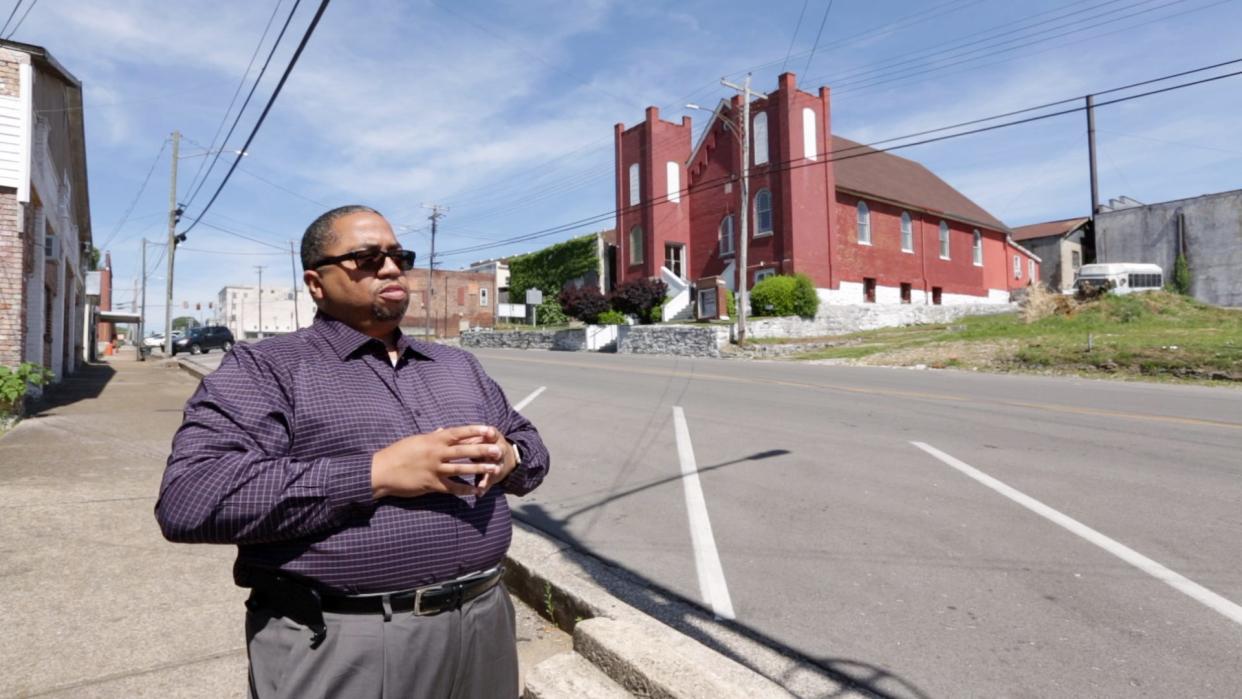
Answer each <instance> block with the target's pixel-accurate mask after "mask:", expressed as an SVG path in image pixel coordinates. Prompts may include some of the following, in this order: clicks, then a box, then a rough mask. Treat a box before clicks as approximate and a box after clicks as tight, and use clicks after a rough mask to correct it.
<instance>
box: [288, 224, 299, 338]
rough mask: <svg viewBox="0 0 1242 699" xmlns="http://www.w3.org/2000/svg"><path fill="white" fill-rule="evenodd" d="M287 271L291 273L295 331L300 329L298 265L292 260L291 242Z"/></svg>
mask: <svg viewBox="0 0 1242 699" xmlns="http://www.w3.org/2000/svg"><path fill="white" fill-rule="evenodd" d="M289 271H291V272H293V329H294V330H295V331H296V330H297V329H298V328H300V327H302V321H301V319H300V318H298V300H299V299H298V265H297V262H296V261H295V260H294V254H293V241H292V240H290V241H289Z"/></svg>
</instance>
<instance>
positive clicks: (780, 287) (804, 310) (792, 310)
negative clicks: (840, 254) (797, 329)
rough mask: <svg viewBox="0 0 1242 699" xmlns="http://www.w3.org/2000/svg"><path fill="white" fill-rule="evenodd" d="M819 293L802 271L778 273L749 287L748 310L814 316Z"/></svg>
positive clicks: (760, 314) (755, 313)
mask: <svg viewBox="0 0 1242 699" xmlns="http://www.w3.org/2000/svg"><path fill="white" fill-rule="evenodd" d="M818 310H819V296H818V295H817V294H816V293H815V285H814V284H812V283H811V280H810V278H809V277H807V276H806V275H805V274H795V275H793V276H790V275H786V274H777V275H773V276H771V277H768V278H767V279H764V280H763V281H761V282H759V283H758V284H756V285H755V286H754V288H753V289H751V290H750V313H751V315H754V316H802V317H803V318H813V317H815V312H816V311H818Z"/></svg>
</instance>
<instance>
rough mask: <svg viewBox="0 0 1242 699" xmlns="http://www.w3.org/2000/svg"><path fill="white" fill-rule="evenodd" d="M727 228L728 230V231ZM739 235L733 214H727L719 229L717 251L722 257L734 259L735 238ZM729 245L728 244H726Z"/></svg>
mask: <svg viewBox="0 0 1242 699" xmlns="http://www.w3.org/2000/svg"><path fill="white" fill-rule="evenodd" d="M726 228H727V229H728V230H726ZM736 234H737V223H736V219H735V217H734V216H733V214H727V215H726V216H725V217H724V218H722V219H720V226H719V227H718V228H717V237H718V239H719V243H718V247H717V249H718V250H719V251H720V256H721V257H732V256H733V253H734V250H735V248H734V244H733V242H734V241H733V237H734V235H736ZM726 243H727V244H726Z"/></svg>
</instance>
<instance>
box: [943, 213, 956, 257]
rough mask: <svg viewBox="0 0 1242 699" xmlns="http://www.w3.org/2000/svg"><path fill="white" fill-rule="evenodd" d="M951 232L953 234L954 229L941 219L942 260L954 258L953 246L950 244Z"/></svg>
mask: <svg viewBox="0 0 1242 699" xmlns="http://www.w3.org/2000/svg"><path fill="white" fill-rule="evenodd" d="M951 234H952V231H951V230H950V229H949V224H948V223H947V222H945V221H941V222H940V259H942V260H951V259H953V248H952V247H951V246H950V244H949V239H950V237H951Z"/></svg>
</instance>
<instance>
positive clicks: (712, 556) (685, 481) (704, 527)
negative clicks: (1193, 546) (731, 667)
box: [673, 406, 735, 619]
mask: <svg viewBox="0 0 1242 699" xmlns="http://www.w3.org/2000/svg"><path fill="white" fill-rule="evenodd" d="M673 430H674V432H675V434H676V435H677V457H678V461H679V462H680V464H681V475H682V478H681V482H682V485H683V490H684V492H685V495H686V515H687V516H688V517H689V519H690V543H691V545H692V546H693V547H694V568H695V571H696V572H697V573H698V577H699V594H700V595H701V596H702V598H703V601H704V602H706V603H707V604H708V605H709V606H711V608H712V613H713V614H715V615H716V617H717V618H720V619H734V618H735V617H734V613H733V601H732V600H731V599H730V598H729V586H728V584H727V583H726V582H725V577H724V567H723V566H721V565H720V553H719V552H718V551H717V550H716V538H715V536H713V534H712V522H711V519H710V518H709V517H708V515H707V499H706V498H705V497H704V496H703V485H702V483H700V482H699V466H698V462H697V461H696V460H695V458H694V446H693V445H692V444H691V443H690V429H689V427H687V426H686V413H685V411H684V410H682V409H681V406H674V407H673Z"/></svg>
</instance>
